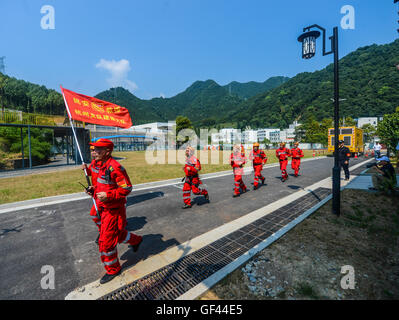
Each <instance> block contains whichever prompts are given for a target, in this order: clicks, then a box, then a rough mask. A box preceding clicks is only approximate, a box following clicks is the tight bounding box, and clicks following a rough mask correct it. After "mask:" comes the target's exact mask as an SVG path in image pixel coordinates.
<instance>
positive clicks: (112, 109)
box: [61, 87, 132, 128]
mask: <svg viewBox="0 0 399 320" xmlns="http://www.w3.org/2000/svg"><path fill="white" fill-rule="evenodd" d="M61 92H62V95H63V96H64V99H65V101H66V107H67V110H68V109H69V111H68V113H69V114H70V117H71V119H73V120H77V121H82V122H87V123H93V124H99V125H102V126H110V127H120V128H130V127H131V126H132V120H131V119H130V114H129V111H128V110H127V109H126V108H124V107H121V106H118V105H116V104H113V103H111V102H107V101H103V100H100V99H97V98H93V97H89V96H86V95H83V94H80V93H76V92H73V91H71V90H67V89H64V88H62V87H61Z"/></svg>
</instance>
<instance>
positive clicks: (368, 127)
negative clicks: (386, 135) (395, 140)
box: [361, 123, 377, 143]
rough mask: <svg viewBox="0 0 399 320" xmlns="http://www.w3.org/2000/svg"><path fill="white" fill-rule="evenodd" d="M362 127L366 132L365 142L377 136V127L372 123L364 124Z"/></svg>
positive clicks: (364, 132)
mask: <svg viewBox="0 0 399 320" xmlns="http://www.w3.org/2000/svg"><path fill="white" fill-rule="evenodd" d="M361 129H362V130H363V134H364V142H365V143H369V142H371V141H372V140H373V138H374V136H375V133H376V130H377V129H376V128H375V127H374V126H373V125H372V124H370V123H366V124H364V125H363V126H362V128H361Z"/></svg>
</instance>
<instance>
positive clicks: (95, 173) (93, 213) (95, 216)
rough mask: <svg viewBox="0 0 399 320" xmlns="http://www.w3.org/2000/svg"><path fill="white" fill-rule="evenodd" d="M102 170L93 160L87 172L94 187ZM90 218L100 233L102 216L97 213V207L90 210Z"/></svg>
mask: <svg viewBox="0 0 399 320" xmlns="http://www.w3.org/2000/svg"><path fill="white" fill-rule="evenodd" d="M99 170H100V164H97V161H96V160H93V161H92V162H91V163H90V165H89V166H88V167H87V169H86V172H87V175H88V176H91V184H92V186H93V187H95V186H96V184H97V176H98V171H99ZM93 197H94V199H96V195H95V194H94V195H93ZM90 216H91V217H92V220H93V221H94V223H95V224H96V225H97V227H98V231H100V226H101V216H100V213H99V212H97V210H96V207H95V206H94V204H93V206H92V207H91V210H90Z"/></svg>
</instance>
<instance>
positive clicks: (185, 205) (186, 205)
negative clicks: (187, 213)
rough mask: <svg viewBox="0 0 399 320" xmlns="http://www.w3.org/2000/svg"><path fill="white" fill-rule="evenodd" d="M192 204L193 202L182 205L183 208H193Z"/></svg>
mask: <svg viewBox="0 0 399 320" xmlns="http://www.w3.org/2000/svg"><path fill="white" fill-rule="evenodd" d="M191 207H192V205H191V204H184V206H183V207H182V209H187V208H191Z"/></svg>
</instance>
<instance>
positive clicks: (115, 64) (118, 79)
mask: <svg viewBox="0 0 399 320" xmlns="http://www.w3.org/2000/svg"><path fill="white" fill-rule="evenodd" d="M96 68H98V69H104V70H107V71H109V73H110V74H111V77H110V78H108V79H107V82H108V84H109V85H110V86H111V87H124V88H126V89H128V90H130V91H134V90H137V88H138V87H137V84H136V83H134V82H133V81H131V80H129V79H128V78H127V77H128V73H129V71H130V63H129V61H128V60H126V59H121V60H119V61H115V60H106V59H101V60H100V62H98V63H97V64H96Z"/></svg>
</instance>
